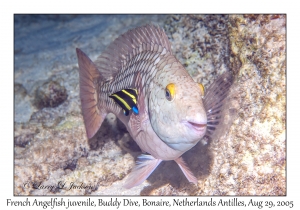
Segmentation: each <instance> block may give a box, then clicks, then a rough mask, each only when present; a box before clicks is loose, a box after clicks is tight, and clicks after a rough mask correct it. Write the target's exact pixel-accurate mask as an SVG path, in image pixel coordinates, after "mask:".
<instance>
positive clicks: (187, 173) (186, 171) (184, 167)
mask: <svg viewBox="0 0 300 210" xmlns="http://www.w3.org/2000/svg"><path fill="white" fill-rule="evenodd" d="M175 162H176V163H177V164H178V165H179V167H180V169H181V171H182V172H183V173H184V175H185V177H186V178H187V180H189V182H193V183H194V184H197V182H198V180H197V178H196V177H195V176H194V174H193V172H191V170H190V169H189V167H188V166H187V165H186V163H185V162H184V160H183V159H182V157H179V158H177V159H176V160H175Z"/></svg>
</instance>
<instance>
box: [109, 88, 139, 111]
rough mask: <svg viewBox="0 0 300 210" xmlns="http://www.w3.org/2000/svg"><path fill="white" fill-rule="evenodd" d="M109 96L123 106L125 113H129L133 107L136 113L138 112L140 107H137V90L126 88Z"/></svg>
mask: <svg viewBox="0 0 300 210" xmlns="http://www.w3.org/2000/svg"><path fill="white" fill-rule="evenodd" d="M109 97H110V98H112V99H113V100H114V101H115V102H116V103H117V104H119V105H120V106H121V107H122V109H123V110H124V114H125V115H128V113H129V111H130V110H131V109H133V111H134V113H136V114H138V109H137V107H136V101H137V90H135V89H124V90H121V91H118V92H116V93H114V94H112V95H110V96H109Z"/></svg>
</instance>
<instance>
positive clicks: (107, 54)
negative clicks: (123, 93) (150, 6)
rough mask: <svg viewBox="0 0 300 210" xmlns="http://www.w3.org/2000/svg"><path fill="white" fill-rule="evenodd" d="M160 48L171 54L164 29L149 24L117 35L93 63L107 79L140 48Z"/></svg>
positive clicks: (154, 49) (155, 49)
mask: <svg viewBox="0 0 300 210" xmlns="http://www.w3.org/2000/svg"><path fill="white" fill-rule="evenodd" d="M154 46H155V47H154ZM162 48H165V49H166V50H167V51H168V52H169V53H170V54H172V52H171V44H170V42H169V40H168V37H167V35H166V33H165V32H164V30H163V29H161V28H159V27H158V26H154V25H152V24H150V25H146V26H142V27H138V28H135V29H132V30H129V31H127V32H126V33H124V34H122V35H121V36H119V37H118V38H117V39H116V40H115V41H114V42H112V43H111V44H110V45H109V46H108V47H107V48H106V50H104V51H103V52H102V54H101V55H100V56H99V57H98V58H97V60H96V61H95V62H94V63H95V65H96V66H97V68H98V70H99V71H100V72H101V75H102V76H103V77H104V78H106V79H107V80H109V79H111V78H112V77H114V76H115V75H116V73H117V72H118V71H119V70H120V69H121V68H122V67H123V66H125V65H126V64H127V62H128V60H129V59H130V57H131V56H132V55H133V56H134V55H136V54H137V53H139V52H140V51H141V50H153V51H157V50H162ZM129 56H130V57H129Z"/></svg>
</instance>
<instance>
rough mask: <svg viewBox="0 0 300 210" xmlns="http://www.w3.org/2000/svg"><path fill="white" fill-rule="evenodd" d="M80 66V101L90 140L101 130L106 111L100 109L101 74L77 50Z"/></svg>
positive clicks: (102, 108)
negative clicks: (99, 86)
mask: <svg viewBox="0 0 300 210" xmlns="http://www.w3.org/2000/svg"><path fill="white" fill-rule="evenodd" d="M76 53H77V58H78V66H79V85H80V100H81V107H82V114H83V119H84V125H85V128H86V133H87V136H88V138H92V137H93V136H94V135H95V134H96V132H97V131H98V129H99V128H100V126H101V124H102V122H103V120H104V118H105V116H106V114H107V113H106V111H105V109H104V107H99V103H98V102H99V94H98V91H97V89H98V83H99V79H100V78H101V75H100V72H99V71H98V69H97V67H96V65H95V64H94V63H93V62H92V61H91V59H90V58H89V57H88V56H87V55H86V54H85V53H84V52H82V51H81V50H80V49H78V48H76Z"/></svg>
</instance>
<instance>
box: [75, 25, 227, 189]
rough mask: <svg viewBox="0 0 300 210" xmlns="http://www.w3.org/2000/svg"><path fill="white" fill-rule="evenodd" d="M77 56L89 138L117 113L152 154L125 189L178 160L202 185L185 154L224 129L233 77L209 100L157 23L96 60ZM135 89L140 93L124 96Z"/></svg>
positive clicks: (120, 41) (214, 90)
mask: <svg viewBox="0 0 300 210" xmlns="http://www.w3.org/2000/svg"><path fill="white" fill-rule="evenodd" d="M76 52H77V57H78V65H79V76H80V80H79V81H80V99H81V106H82V113H83V119H84V123H85V128H86V131H87V137H88V138H91V137H93V136H94V135H95V133H96V132H97V130H98V129H99V128H100V126H101V124H102V122H103V120H104V118H105V116H106V115H107V114H108V113H110V112H112V113H114V114H115V115H116V116H117V117H118V118H119V119H120V120H121V121H122V122H123V123H124V125H125V126H126V128H127V130H128V132H129V134H130V135H131V136H132V138H133V139H134V141H136V143H137V144H138V145H139V147H140V148H141V150H142V152H143V153H147V154H142V155H140V156H139V157H138V159H139V160H140V161H138V162H137V165H136V166H135V167H134V168H133V170H132V172H131V173H130V174H129V175H128V177H127V180H126V184H125V187H127V188H130V187H133V186H136V185H139V184H141V183H142V182H143V181H144V180H145V179H147V178H148V176H149V175H150V174H151V173H152V172H153V171H154V170H155V168H156V167H157V166H158V165H159V164H160V162H161V161H167V160H174V161H175V162H176V163H177V164H178V165H179V167H180V169H181V170H182V172H183V174H184V175H185V176H186V178H187V179H188V180H189V181H190V182H193V183H195V184H197V178H196V177H195V176H194V175H193V173H192V172H191V171H190V169H189V168H188V166H187V165H186V164H185V162H184V161H183V159H182V157H181V155H182V154H183V153H185V152H186V151H188V150H189V149H191V148H192V147H193V146H195V145H196V144H197V143H198V142H199V140H200V139H201V138H202V137H203V136H204V135H205V134H207V135H210V136H212V134H213V133H214V132H215V130H217V131H218V130H222V129H219V125H218V121H221V120H222V119H223V115H222V106H223V104H224V103H225V102H224V101H225V98H226V96H227V93H228V89H229V87H230V85H231V83H232V79H230V78H231V74H226V73H225V74H223V75H222V76H221V77H220V78H219V79H218V80H217V84H214V83H213V85H212V86H211V87H212V88H210V87H209V88H208V91H207V92H208V94H207V96H204V95H203V90H201V89H200V87H199V84H197V83H195V82H194V81H193V79H192V78H191V76H190V75H189V74H188V73H187V71H186V70H185V69H184V67H183V66H182V64H181V63H180V62H179V61H178V60H177V59H176V57H175V56H174V55H173V54H172V51H171V45H170V42H169V41H168V38H167V36H166V34H165V33H164V31H163V30H162V29H160V28H159V27H156V26H154V25H146V26H142V27H138V28H136V29H132V30H130V31H128V32H126V33H125V34H122V35H121V36H120V37H118V38H117V39H116V40H115V41H114V42H113V43H111V44H110V45H109V46H108V47H107V49H106V50H105V51H104V52H102V54H101V55H100V56H99V57H98V58H97V59H96V61H94V62H93V61H91V60H90V59H89V58H88V57H87V56H86V55H85V54H84V53H83V52H82V51H81V50H80V49H76ZM132 90H134V91H133V92H132V93H133V94H135V95H130V94H129V95H128V94H125V92H127V91H129V92H130V91H132ZM127 93H128V92H127ZM203 99H204V102H203ZM204 105H205V106H204ZM123 108H124V110H123ZM125 109H126V110H125ZM207 110H210V111H209V113H207ZM207 116H208V117H207ZM207 128H208V130H209V132H208V133H206V130H207Z"/></svg>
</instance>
